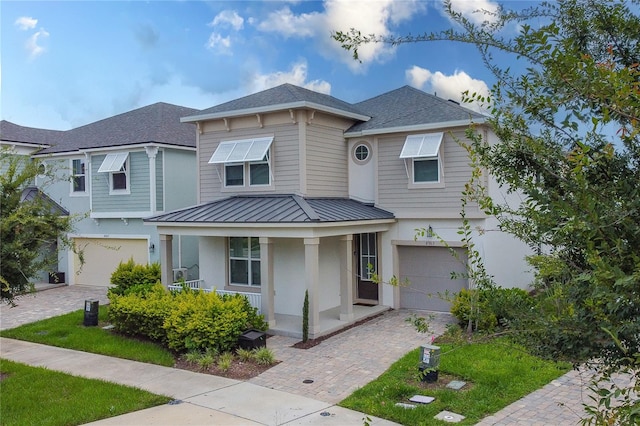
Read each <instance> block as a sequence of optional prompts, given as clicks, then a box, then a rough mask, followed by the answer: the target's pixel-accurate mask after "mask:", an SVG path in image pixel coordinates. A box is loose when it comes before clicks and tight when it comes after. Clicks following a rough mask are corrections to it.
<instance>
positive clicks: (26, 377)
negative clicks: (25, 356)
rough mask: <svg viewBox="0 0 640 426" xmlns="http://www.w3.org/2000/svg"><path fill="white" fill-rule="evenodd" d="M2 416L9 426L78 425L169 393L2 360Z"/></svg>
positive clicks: (159, 400) (162, 398)
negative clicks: (159, 392)
mask: <svg viewBox="0 0 640 426" xmlns="http://www.w3.org/2000/svg"><path fill="white" fill-rule="evenodd" d="M0 371H1V372H2V380H1V381H0V389H1V395H2V418H1V423H2V425H4V426H10V425H19V426H24V425H39V426H41V425H56V426H57V425H79V424H84V423H88V422H92V421H96V420H100V419H104V418H107V417H113V416H117V415H120V414H125V413H129V412H131V411H137V410H142V409H145V408H149V407H153V406H156V405H160V404H165V403H167V402H169V400H170V398H168V397H166V396H160V395H154V394H152V393H150V392H146V391H143V390H140V389H135V388H131V387H127V386H122V385H117V384H113V383H108V382H105V381H102V380H94V379H85V378H81V377H74V376H70V375H68V374H64V373H59V372H56V371H51V370H47V369H45V368H41V367H31V366H27V365H24V364H19V363H15V362H12V361H7V360H4V359H0Z"/></svg>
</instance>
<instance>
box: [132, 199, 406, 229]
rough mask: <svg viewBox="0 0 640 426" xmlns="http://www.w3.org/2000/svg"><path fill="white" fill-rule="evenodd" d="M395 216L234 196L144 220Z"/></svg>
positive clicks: (345, 204)
mask: <svg viewBox="0 0 640 426" xmlns="http://www.w3.org/2000/svg"><path fill="white" fill-rule="evenodd" d="M394 218H395V216H394V215H393V213H390V212H388V211H386V210H382V209H379V208H377V207H374V206H372V205H370V204H365V203H361V202H359V201H356V200H351V199H348V198H303V197H301V196H299V195H271V196H234V197H229V198H225V199H222V200H217V201H213V202H210V203H206V204H201V205H198V206H193V207H188V208H185V209H180V210H176V211H173V212H169V213H164V214H160V215H157V216H152V217H149V218H146V219H144V221H145V222H151V223H160V222H163V223H167V222H171V223H182V222H188V223H211V224H214V223H220V224H223V223H265V224H267V223H299V224H304V223H326V222H348V221H362V220H381V219H394Z"/></svg>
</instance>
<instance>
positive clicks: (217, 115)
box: [180, 101, 371, 123]
mask: <svg viewBox="0 0 640 426" xmlns="http://www.w3.org/2000/svg"><path fill="white" fill-rule="evenodd" d="M300 108H308V109H315V110H318V111H324V112H327V113H330V114H334V115H339V116H341V117H347V118H353V119H356V120H360V121H369V120H370V119H371V117H369V116H368V115H362V114H357V113H353V112H350V111H345V110H342V109H338V108H331V107H328V106H326V105H321V104H317V103H315V102H306V101H299V102H290V103H288V104H277V105H268V106H262V107H256V108H247V109H238V110H234V111H223V112H214V113H211V114H201V115H191V116H188V117H182V118H181V119H180V122H181V123H193V122H196V121H206V120H219V119H222V118H231V117H242V116H246V115H254V114H264V113H268V112H275V111H283V110H288V109H300Z"/></svg>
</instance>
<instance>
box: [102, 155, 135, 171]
mask: <svg viewBox="0 0 640 426" xmlns="http://www.w3.org/2000/svg"><path fill="white" fill-rule="evenodd" d="M128 156H129V153H128V152H119V153H117V154H107V156H106V157H104V160H103V161H102V164H101V165H100V168H99V169H98V173H114V172H119V171H120V170H122V166H124V162H125V161H127V157H128Z"/></svg>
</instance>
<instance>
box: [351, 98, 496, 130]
mask: <svg viewBox="0 0 640 426" xmlns="http://www.w3.org/2000/svg"><path fill="white" fill-rule="evenodd" d="M355 106H356V107H357V108H358V109H359V110H361V111H364V112H366V114H368V115H369V116H371V120H369V121H365V122H360V123H356V124H354V125H353V126H352V127H351V128H350V129H348V130H347V131H346V133H347V134H349V133H357V132H363V131H371V130H384V129H393V128H402V127H412V126H419V125H428V124H436V123H446V122H452V121H469V120H470V119H472V118H473V119H474V120H480V119H484V118H486V117H485V116H484V115H482V114H479V113H477V112H475V111H472V110H470V109H467V108H464V107H462V106H460V105H458V104H457V103H455V102H451V101H447V100H444V99H442V98H439V97H437V96H435V95H430V94H428V93H425V92H423V91H421V90H418V89H416V88H413V87H410V86H403V87H401V88H399V89H396V90H392V91H390V92H387V93H383V94H381V95H378V96H376V97H373V98H371V99H367V100H365V101H362V102H359V103H357V104H355Z"/></svg>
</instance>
